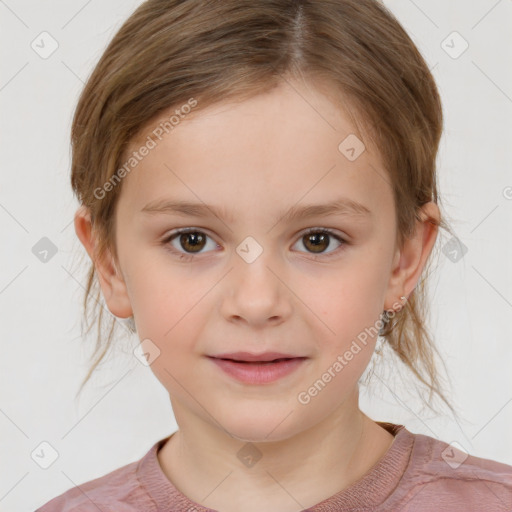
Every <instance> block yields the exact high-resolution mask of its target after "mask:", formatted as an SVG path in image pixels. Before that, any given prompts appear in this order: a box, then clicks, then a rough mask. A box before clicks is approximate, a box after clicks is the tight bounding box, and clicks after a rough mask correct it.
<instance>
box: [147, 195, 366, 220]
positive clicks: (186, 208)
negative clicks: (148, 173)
mask: <svg viewBox="0 0 512 512" xmlns="http://www.w3.org/2000/svg"><path fill="white" fill-rule="evenodd" d="M141 212H143V213H147V214H170V215H172V214H174V215H181V216H192V217H209V216H211V215H214V216H216V217H218V218H220V219H225V220H228V221H229V222H234V219H235V217H234V216H233V215H231V214H230V213H229V212H228V211H226V209H225V208H224V207H222V206H212V205H207V204H205V203H191V202H188V201H173V200H168V199H161V200H156V201H151V202H149V203H148V204H146V206H144V208H142V210H141ZM322 215H324V216H327V215H344V216H350V217H355V218H361V219H363V218H366V217H369V216H371V215H372V212H371V210H370V209H369V208H368V207H367V206H365V205H363V204H361V203H358V202H357V201H353V200H352V199H348V198H339V199H337V200H335V201H332V202H329V203H323V204H311V205H303V206H292V207H291V208H290V209H289V210H288V211H286V212H284V213H282V214H281V216H280V217H279V218H280V221H284V222H293V221H296V220H300V219H305V218H310V217H319V216H322Z"/></svg>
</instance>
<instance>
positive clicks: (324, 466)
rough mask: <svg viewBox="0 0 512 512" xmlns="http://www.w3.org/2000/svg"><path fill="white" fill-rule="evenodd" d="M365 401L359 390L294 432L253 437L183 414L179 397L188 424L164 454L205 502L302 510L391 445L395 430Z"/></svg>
mask: <svg viewBox="0 0 512 512" xmlns="http://www.w3.org/2000/svg"><path fill="white" fill-rule="evenodd" d="M357 401H358V396H357V394H356V395H354V396H353V397H352V398H351V399H350V400H347V401H345V402H344V403H343V404H342V405H341V406H340V407H339V408H338V409H337V410H336V411H334V412H333V413H332V414H331V415H330V416H329V417H327V418H325V419H324V420H323V421H322V422H320V423H318V424H316V425H315V426H314V427H312V428H309V429H307V430H304V431H301V432H299V433H297V434H296V435H294V436H291V437H288V438H285V439H279V440H273V441H268V442H265V441H260V442H253V441H251V442H249V443H248V442H246V441H243V440H239V439H236V438H234V437H232V436H230V435H229V434H228V433H227V432H226V431H225V430H222V429H220V428H219V427H218V425H215V424H211V423H208V422H204V421H199V420H198V419H197V417H196V416H194V415H187V414H179V413H183V412H184V411H183V410H181V408H180V405H179V404H174V403H173V410H174V412H175V414H176V418H177V420H178V424H179V425H180V430H178V431H177V432H176V433H175V434H174V435H172V436H171V438H170V439H169V441H168V442H167V443H166V444H165V445H164V446H163V447H162V448H161V450H160V451H159V452H158V459H159V462H160V465H161V467H162V470H163V471H164V473H165V474H166V476H167V477H168V478H169V480H170V481H171V482H172V483H173V484H174V486H175V487H176V488H177V489H178V490H179V491H180V492H182V493H183V494H184V495H185V496H187V497H189V498H190V499H191V500H192V501H195V502H196V503H199V504H201V505H203V506H205V507H208V508H213V509H214V510H219V511H222V512H230V511H235V510H240V509H241V508H242V507H243V509H244V510H245V511H246V512H251V507H253V508H254V510H255V511H256V510H258V511H260V510H261V509H262V508H264V509H265V510H268V511H273V510H275V511H280V512H283V511H287V510H290V511H296V510H302V509H305V508H307V507H311V506H313V505H315V504H316V503H319V502H320V501H323V500H324V499H326V498H328V497H330V496H332V495H333V494H336V493H337V492H340V491H341V490H343V489H345V488H347V487H348V486H349V485H351V484H352V483H354V482H355V481H357V480H358V479H360V478H361V477H362V476H363V475H364V474H365V473H366V472H367V471H368V470H369V469H370V468H371V467H372V466H373V465H375V464H376V463H377V462H378V460H379V459H380V458H382V456H383V455H384V454H385V453H386V451H387V450H388V449H389V446H390V445H391V443H392V441H393V439H394V437H393V436H392V435H391V434H390V433H389V432H387V431H385V430H384V429H383V428H382V427H380V426H379V425H377V424H376V423H375V422H373V421H372V420H371V419H370V418H368V417H367V416H366V415H365V414H363V413H362V412H361V411H360V410H359V407H358V404H357ZM179 419H181V421H180V420H179ZM305 482H307V485H304V484H305ZM263 505H265V506H263ZM301 507H302V508H301Z"/></svg>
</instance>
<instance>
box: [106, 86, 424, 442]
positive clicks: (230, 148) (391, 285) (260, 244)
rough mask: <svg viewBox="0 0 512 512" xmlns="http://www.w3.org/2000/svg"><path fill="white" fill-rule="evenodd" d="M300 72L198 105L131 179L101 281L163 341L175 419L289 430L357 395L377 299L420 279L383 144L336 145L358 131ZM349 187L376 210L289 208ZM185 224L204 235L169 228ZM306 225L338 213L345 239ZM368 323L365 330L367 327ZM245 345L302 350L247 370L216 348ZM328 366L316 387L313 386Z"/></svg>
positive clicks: (250, 430)
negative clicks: (256, 90)
mask: <svg viewBox="0 0 512 512" xmlns="http://www.w3.org/2000/svg"><path fill="white" fill-rule="evenodd" d="M293 85H294V88H292V87H291V86H290V85H288V84H284V85H283V86H282V87H280V88H279V89H276V90H274V91H272V92H271V93H269V94H266V95H262V96H258V97H255V98H254V99H251V100H248V101H244V102H241V103H239V104H223V105H220V106H219V105H216V106H214V107H211V108H208V109H206V110H203V111H198V112H196V113H194V115H193V116H190V118H189V119H186V118H185V120H184V121H182V122H181V123H180V124H179V125H178V126H177V127H175V129H174V130H173V131H172V132H171V133H169V134H168V135H165V136H164V137H163V139H162V140H161V141H160V142H158V144H157V146H156V147H155V148H154V149H152V150H151V151H150V152H149V154H148V155H147V156H146V157H144V158H143V159H142V161H141V162H140V163H139V164H138V165H137V166H136V167H135V168H134V169H133V170H132V171H131V173H130V174H129V175H128V176H127V177H126V178H124V181H123V184H122V187H123V189H122V194H121V196H120V199H119V203H118V209H117V211H116V223H117V231H116V237H117V238H116V240H117V244H118V245H117V247H118V254H119V266H120V271H121V274H122V276H123V278H124V282H122V281H121V282H118V283H117V285H116V286H114V287H113V288H110V289H106V285H104V284H103V285H102V286H103V287H104V292H105V297H106V299H107V303H108V305H109V308H110V310H111V311H112V312H113V313H114V314H116V315H118V316H129V315H130V314H131V313H132V312H133V315H134V317H135V321H136V326H137V331H138V335H139V337H140V339H141V340H145V339H149V340H151V341H152V343H153V344H154V345H156V346H157V347H158V349H159V350H160V355H159V356H158V357H157V358H156V359H155V360H154V361H153V362H152V364H151V368H152V370H153V372H154V373H155V374H156V376H157V377H158V378H159V379H160V381H161V382H162V384H163V385H164V386H165V387H166V388H167V390H168V391H169V394H170V396H171V400H172V404H173V409H174V412H175V415H176V419H177V421H178V423H180V422H187V421H196V422H197V421H199V422H203V421H204V422H206V424H208V425H209V426H211V427H214V428H218V429H220V430H227V431H228V432H230V433H231V434H232V435H234V436H235V437H239V438H241V439H246V440H249V439H253V440H257V439H265V440H267V441H270V440H278V439H283V438H286V437H289V436H291V435H292V434H295V433H298V432H301V431H304V430H305V429H307V428H309V427H311V426H313V425H315V424H317V423H318V422H320V421H322V420H324V419H326V418H327V417H328V416H329V415H331V414H333V413H334V412H335V410H337V411H338V412H339V411H340V410H341V409H338V407H339V406H340V405H341V404H342V403H343V402H345V401H346V402H345V406H348V404H351V405H350V407H352V406H353V404H354V403H355V402H354V400H353V399H354V397H355V396H357V395H356V392H357V382H358V379H359V378H360V376H361V374H362V373H363V371H364V369H365V368H366V366H367V364H368V362H369V360H370V358H371V355H372V352H373V349H374V344H375V341H376V336H373V337H372V334H375V332H376V330H378V329H375V326H376V325H377V328H378V327H379V326H380V324H379V323H378V320H379V317H380V314H381V312H382V310H383V308H384V307H386V308H390V307H391V306H392V304H394V303H396V302H397V301H398V299H399V296H400V295H402V294H404V293H405V292H410V291H411V289H412V288H413V287H414V283H412V284H411V286H410V289H409V290H406V289H404V288H403V284H404V283H403V281H400V279H399V277H398V274H397V275H395V274H394V273H393V272H392V270H393V269H394V268H395V266H397V263H398V259H397V258H398V257H399V255H400V254H399V252H398V251H397V249H396V248H395V244H394V242H395V238H396V227H395V223H396V218H395V212H394V204H393V195H392V189H391V187H390V183H389V178H388V177H387V175H386V174H385V171H384V169H383V166H382V162H381V161H380V157H379V155H377V154H376V153H375V152H374V151H373V150H372V153H371V154H370V148H366V151H364V152H363V153H362V154H361V155H360V156H359V157H358V158H356V159H355V160H354V161H350V160H349V159H348V158H347V157H346V156H345V154H342V152H340V150H339V149H338V146H339V144H340V143H341V142H342V141H343V140H344V139H345V138H346V137H347V136H349V135H350V134H352V133H354V132H355V129H354V127H353V126H351V125H350V124H349V121H348V118H347V117H346V116H345V115H344V114H342V113H341V112H340V111H339V110H336V109H335V107H334V105H332V104H331V103H329V101H328V100H327V99H326V98H325V97H324V96H322V95H320V94H319V93H316V92H314V91H313V90H308V89H305V88H304V87H301V86H299V85H298V84H297V83H294V84H293ZM200 107H201V104H200V102H199V103H198V106H197V109H200ZM173 111H174V109H173ZM171 113H172V112H171ZM165 117H167V118H168V116H162V119H164V118H165ZM159 122H160V120H159V121H158V123H159ZM156 125H157V123H155V126H156ZM155 126H152V127H151V128H149V130H148V132H147V133H145V134H144V135H143V136H142V137H141V140H145V137H146V136H147V135H148V134H150V133H151V130H152V129H154V128H155ZM349 140H350V139H349ZM349 146H350V144H349ZM139 147H140V144H139V143H137V144H135V143H134V144H133V149H137V148H139ZM357 151H358V149H357V148H356V152H357ZM348 154H350V151H349V153H348ZM355 154H356V155H357V153H355ZM342 199H344V200H351V201H355V202H358V203H361V204H362V205H364V206H365V207H366V208H367V209H369V211H370V213H369V214H357V215H354V214H344V215H343V214H340V213H338V214H330V215H323V214H317V215H315V216H312V217H309V218H307V217H305V218H302V219H301V218H295V219H293V220H280V218H281V216H282V215H283V214H284V213H286V212H288V211H289V210H290V208H302V207H304V206H305V205H325V204H327V203H331V202H333V201H336V200H342ZM155 201H173V202H176V201H187V202H192V203H198V204H199V205H204V204H206V205H208V206H211V208H212V209H215V210H216V211H219V210H221V211H222V214H223V215H224V214H225V216H223V217H221V218H218V217H216V216H215V215H213V214H212V213H209V212H208V210H207V211H206V212H207V214H206V215H201V216H197V215H178V214H177V213H174V214H173V213H169V212H167V213H154V212H153V213H149V212H145V211H143V210H144V207H146V206H147V205H148V204H149V203H152V202H155ZM187 227H192V228H195V231H199V232H200V233H201V234H202V236H203V239H201V238H199V239H198V238H197V237H196V238H195V239H194V238H193V237H190V236H188V237H182V238H181V241H182V243H181V244H180V236H179V235H178V236H177V237H175V238H174V239H173V240H172V241H170V242H167V243H164V242H163V241H164V239H165V238H166V237H169V236H170V234H171V233H172V232H173V231H174V230H176V229H178V228H187ZM307 228H319V229H320V228H328V229H330V230H332V231H333V232H334V235H336V236H339V237H341V238H342V239H344V240H346V243H345V245H340V242H338V241H337V239H336V238H335V236H332V235H331V236H328V237H327V238H324V239H322V237H321V233H317V234H316V237H314V236H313V238H309V239H308V237H304V235H305V231H306V229H307ZM317 231H318V230H317ZM205 237H206V238H205ZM248 237H249V241H247V238H248ZM308 240H309V241H308ZM246 242H247V245H246ZM315 244H316V245H315ZM194 248H195V249H194ZM259 248H261V249H262V252H261V254H259V256H257V252H256V251H257V250H259ZM315 248H317V249H316V252H315ZM194 250H196V251H197V253H196V254H195V255H193V251H194ZM243 250H246V251H248V252H245V253H244V252H243ZM238 251H240V252H238ZM191 253H192V254H191ZM180 254H181V255H184V257H185V258H187V257H191V258H192V259H190V260H188V259H180ZM256 256H257V257H256ZM252 257H254V258H255V259H254V261H252V260H250V258H252ZM124 284H125V285H126V288H124ZM365 329H371V330H372V331H371V334H370V335H369V336H367V338H366V344H365V343H364V342H362V341H360V340H358V338H357V337H358V335H360V333H362V332H364V331H365ZM363 336H364V335H363ZM360 339H361V338H360ZM354 340H355V342H356V343H357V345H356V346H355V345H354V344H353V342H354ZM146 343H147V342H146ZM351 345H352V349H351ZM237 351H245V352H251V353H257V354H260V353H262V352H267V351H272V352H280V353H285V354H291V355H294V356H302V357H305V358H307V359H305V360H303V362H302V363H300V364H299V365H298V367H297V368H296V369H295V370H294V371H293V372H292V373H290V374H288V375H286V376H284V377H282V378H280V379H277V380H275V381H273V382H266V383H264V384H251V383H242V382H240V381H238V380H237V379H236V378H234V377H231V376H230V375H228V374H227V373H225V372H224V371H223V370H221V369H220V368H219V367H218V365H217V364H215V363H214V362H213V361H212V360H211V359H210V358H209V357H208V356H213V355H216V354H217V355H218V354H221V353H231V352H237ZM347 351H349V352H350V353H351V354H352V357H350V354H349V356H348V357H347V356H345V354H346V353H347ZM339 356H340V357H341V358H343V359H342V360H343V361H344V363H341V362H340V359H338V357H339ZM349 358H350V360H348V359H349ZM336 361H338V362H339V365H336V364H335V363H336ZM340 365H341V370H340ZM329 369H330V370H329ZM336 369H337V370H336ZM329 371H330V372H331V375H327V376H326V372H327V373H328V372H329ZM329 377H330V378H329ZM319 380H320V381H322V382H321V383H320V389H321V391H317V392H316V393H315V390H313V391H310V388H311V387H312V386H314V385H315V383H317V386H319V385H318V381H319ZM349 399H350V400H349ZM203 425H204V424H203Z"/></svg>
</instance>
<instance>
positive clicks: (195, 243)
mask: <svg viewBox="0 0 512 512" xmlns="http://www.w3.org/2000/svg"><path fill="white" fill-rule="evenodd" d="M189 240H192V243H191V244H189V243H188V241H189ZM180 242H181V243H182V245H183V247H184V248H185V249H186V246H187V245H190V246H191V247H192V249H194V248H196V249H197V248H199V250H201V249H202V247H203V245H204V236H202V235H201V233H184V234H182V235H181V239H180ZM201 243H203V245H201ZM192 252H194V251H192Z"/></svg>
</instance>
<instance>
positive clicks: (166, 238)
mask: <svg viewBox="0 0 512 512" xmlns="http://www.w3.org/2000/svg"><path fill="white" fill-rule="evenodd" d="M197 232H199V233H203V234H205V235H206V236H207V237H208V238H211V239H212V240H213V241H214V242H215V240H214V238H213V237H212V236H211V235H210V234H209V233H208V230H206V229H204V228H197V227H193V226H189V227H184V228H177V229H176V230H174V231H172V232H171V233H168V234H166V235H165V236H164V237H163V240H162V242H161V243H162V244H163V245H164V246H165V247H166V249H167V250H169V251H170V252H171V253H173V254H178V255H179V256H180V259H182V260H187V261H191V260H194V259H196V257H198V256H200V255H201V254H203V253H201V252H199V253H195V254H194V253H187V252H181V251H178V250H176V249H174V248H173V247H169V244H170V242H171V241H172V240H174V239H175V238H176V237H177V236H179V235H181V234H184V233H197ZM311 233H320V234H321V233H325V234H327V235H329V236H330V237H332V238H335V239H336V240H337V241H338V242H340V244H341V245H340V246H339V247H337V248H336V249H334V250H332V251H329V252H325V253H317V254H315V253H310V252H303V251H299V252H300V253H303V254H307V255H308V257H309V258H310V259H313V260H316V259H326V258H329V257H331V256H335V255H337V254H338V253H339V252H340V251H342V250H343V249H344V248H345V246H346V245H349V243H350V242H349V241H348V240H347V237H346V236H345V235H341V234H339V233H338V232H337V230H334V229H331V228H325V227H319V226H317V227H310V228H307V229H305V230H302V231H300V232H299V234H298V235H296V236H295V237H296V238H297V240H296V242H295V243H294V245H295V244H296V243H298V242H299V241H301V239H302V237H304V236H306V235H308V234H311ZM215 243H216V244H217V242H215ZM217 246H219V244H217ZM207 252H211V251H207Z"/></svg>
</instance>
